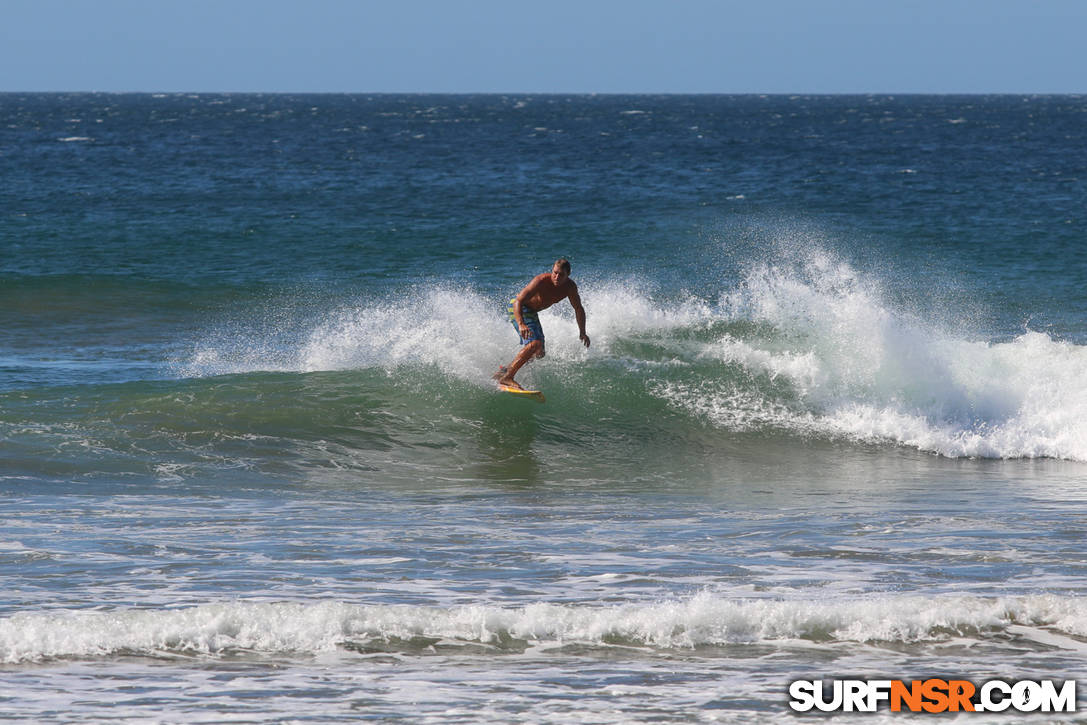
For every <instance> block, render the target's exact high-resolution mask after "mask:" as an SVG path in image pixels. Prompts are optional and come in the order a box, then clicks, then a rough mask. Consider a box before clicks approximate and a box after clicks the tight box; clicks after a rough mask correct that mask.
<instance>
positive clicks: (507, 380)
mask: <svg viewBox="0 0 1087 725" xmlns="http://www.w3.org/2000/svg"><path fill="white" fill-rule="evenodd" d="M498 384H499V385H505V386H506V387H507V388H513V389H514V390H524V388H522V387H521V384H520V383H519V382H517V381H516V380H514V379H513V378H511V377H510V376H509V375H508V374H507V375H503V376H502V377H500V378H498Z"/></svg>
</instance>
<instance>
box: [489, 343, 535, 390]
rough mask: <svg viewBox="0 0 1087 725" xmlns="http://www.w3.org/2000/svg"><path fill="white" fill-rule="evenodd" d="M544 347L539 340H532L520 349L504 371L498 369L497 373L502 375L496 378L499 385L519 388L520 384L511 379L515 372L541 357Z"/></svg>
mask: <svg viewBox="0 0 1087 725" xmlns="http://www.w3.org/2000/svg"><path fill="white" fill-rule="evenodd" d="M543 351H544V345H543V342H542V341H540V340H533V341H532V342H530V343H528V344H527V345H525V346H524V347H522V348H521V352H519V353H517V357H515V358H513V362H511V363H510V365H509V367H508V368H506V369H505V370H504V371H503V370H502V369H501V368H499V372H500V373H502V375H501V376H500V377H499V378H498V384H499V385H507V386H509V387H511V388H518V389H521V390H523V389H524V388H521V384H520V383H518V382H517V381H516V380H514V379H513V376H514V375H516V374H517V371H518V370H520V369H521V368H523V367H524V366H525V363H527V362H528V361H529V360H531V359H532V358H533V357H543Z"/></svg>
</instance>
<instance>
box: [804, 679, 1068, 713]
mask: <svg viewBox="0 0 1087 725" xmlns="http://www.w3.org/2000/svg"><path fill="white" fill-rule="evenodd" d="M789 696H790V697H791V698H792V699H791V700H789V707H791V708H792V709H793V710H795V711H797V712H808V711H810V710H812V709H815V710H820V711H822V712H834V711H841V712H876V711H877V710H878V709H880V708H881V707H889V708H890V710H891V712H903V711H904V712H932V713H937V712H1003V711H1005V710H1014V711H1017V712H1075V711H1076V681H1075V680H1020V681H1018V682H1005V681H1004V680H989V681H988V682H983V683H981V685H975V684H974V683H973V682H970V681H969V680H940V679H928V680H910V681H909V682H905V681H903V680H827V681H825V682H824V681H823V680H797V681H796V682H793V683H791V684H790V685H789Z"/></svg>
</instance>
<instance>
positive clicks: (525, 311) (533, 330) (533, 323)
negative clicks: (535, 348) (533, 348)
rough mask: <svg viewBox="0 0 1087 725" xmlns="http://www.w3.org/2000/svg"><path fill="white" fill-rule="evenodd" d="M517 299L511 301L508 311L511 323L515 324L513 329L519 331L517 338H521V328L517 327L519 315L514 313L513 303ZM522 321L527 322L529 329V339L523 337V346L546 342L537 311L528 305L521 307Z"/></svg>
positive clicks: (526, 325)
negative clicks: (537, 341)
mask: <svg viewBox="0 0 1087 725" xmlns="http://www.w3.org/2000/svg"><path fill="white" fill-rule="evenodd" d="M515 301H516V298H514V299H512V300H510V303H509V307H508V308H507V309H506V312H507V314H509V318H510V322H511V323H513V329H515V330H517V336H518V337H521V328H520V327H518V326H517V315H516V314H515V313H514V311H513V303H514V302H515ZM521 319H523V320H524V321H525V327H527V328H528V337H521V344H522V345H527V344H528V343H530V342H532V341H533V340H539V341H540V342H543V341H544V334H543V326H542V325H541V324H540V318H539V316H538V315H537V314H536V310H534V309H532V308H531V307H529V306H528V305H525V304H522V305H521Z"/></svg>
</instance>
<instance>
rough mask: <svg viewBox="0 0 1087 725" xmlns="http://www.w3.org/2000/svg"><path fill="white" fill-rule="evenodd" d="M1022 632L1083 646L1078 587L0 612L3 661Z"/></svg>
mask: <svg viewBox="0 0 1087 725" xmlns="http://www.w3.org/2000/svg"><path fill="white" fill-rule="evenodd" d="M1008 637H1019V638H1023V637H1026V638H1027V639H1036V640H1037V641H1039V642H1045V643H1047V644H1048V645H1053V644H1054V643H1056V645H1057V646H1062V647H1065V648H1072V649H1081V650H1082V649H1087V646H1085V645H1084V644H1083V643H1082V640H1083V638H1084V637H1087V603H1085V602H1084V601H1083V600H1081V599H1078V598H1074V597H1062V596H1056V595H1038V596H1021V597H991V598H986V597H975V596H947V597H940V598H931V597H920V596H880V597H872V598H869V599H860V600H845V601H816V600H795V601H792V600H759V599H729V598H724V597H720V596H717V595H714V594H711V593H700V594H697V595H695V596H692V597H690V598H687V599H680V600H675V601H665V602H653V603H642V604H627V605H618V606H592V605H571V604H552V603H547V602H541V603H534V604H529V605H526V606H522V607H517V608H504V607H500V606H491V605H467V606H458V607H451V608H438V607H424V606H409V605H356V604H347V603H342V602H328V601H325V602H318V603H312V604H307V603H287V602H279V603H256V602H232V603H225V604H208V605H201V606H195V607H190V608H185V609H167V610H162V609H140V610H125V609H118V610H113V611H65V612H48V613H20V614H16V615H13V616H11V617H8V618H5V619H0V661H3V662H5V663H8V664H17V663H24V662H36V661H43V660H50V659H56V658H88V657H104V656H110V655H117V654H127V655H142V656H163V655H204V656H221V655H224V654H228V653H236V652H250V653H255V654H295V655H299V654H300V655H312V654H317V653H321V652H329V651H335V650H339V649H353V650H360V649H362V650H365V649H368V648H374V647H376V648H385V649H387V648H388V647H389V646H390V645H393V646H394V648H395V647H396V646H397V644H398V643H399V646H400V648H401V649H402V650H404V651H406V652H416V653H423V652H424V651H425V648H426V647H428V646H430V645H433V644H442V645H445V646H446V649H448V648H450V647H451V648H453V649H454V650H455V649H456V647H471V646H479V645H484V646H488V647H491V648H494V649H497V650H503V649H505V650H514V651H523V650H525V649H527V648H529V647H547V646H562V645H566V644H584V645H590V646H601V647H607V646H616V645H618V646H629V647H642V648H644V647H648V648H652V649H671V648H700V647H707V646H710V647H713V646H727V645H730V644H765V645H774V644H777V645H785V644H789V643H796V642H802V641H807V642H808V643H809V644H811V643H815V644H835V643H860V642H864V643H872V644H879V643H909V644H924V643H926V642H937V643H938V642H946V641H948V640H951V639H956V638H965V639H971V640H994V639H1001V638H1003V639H1006V638H1008Z"/></svg>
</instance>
